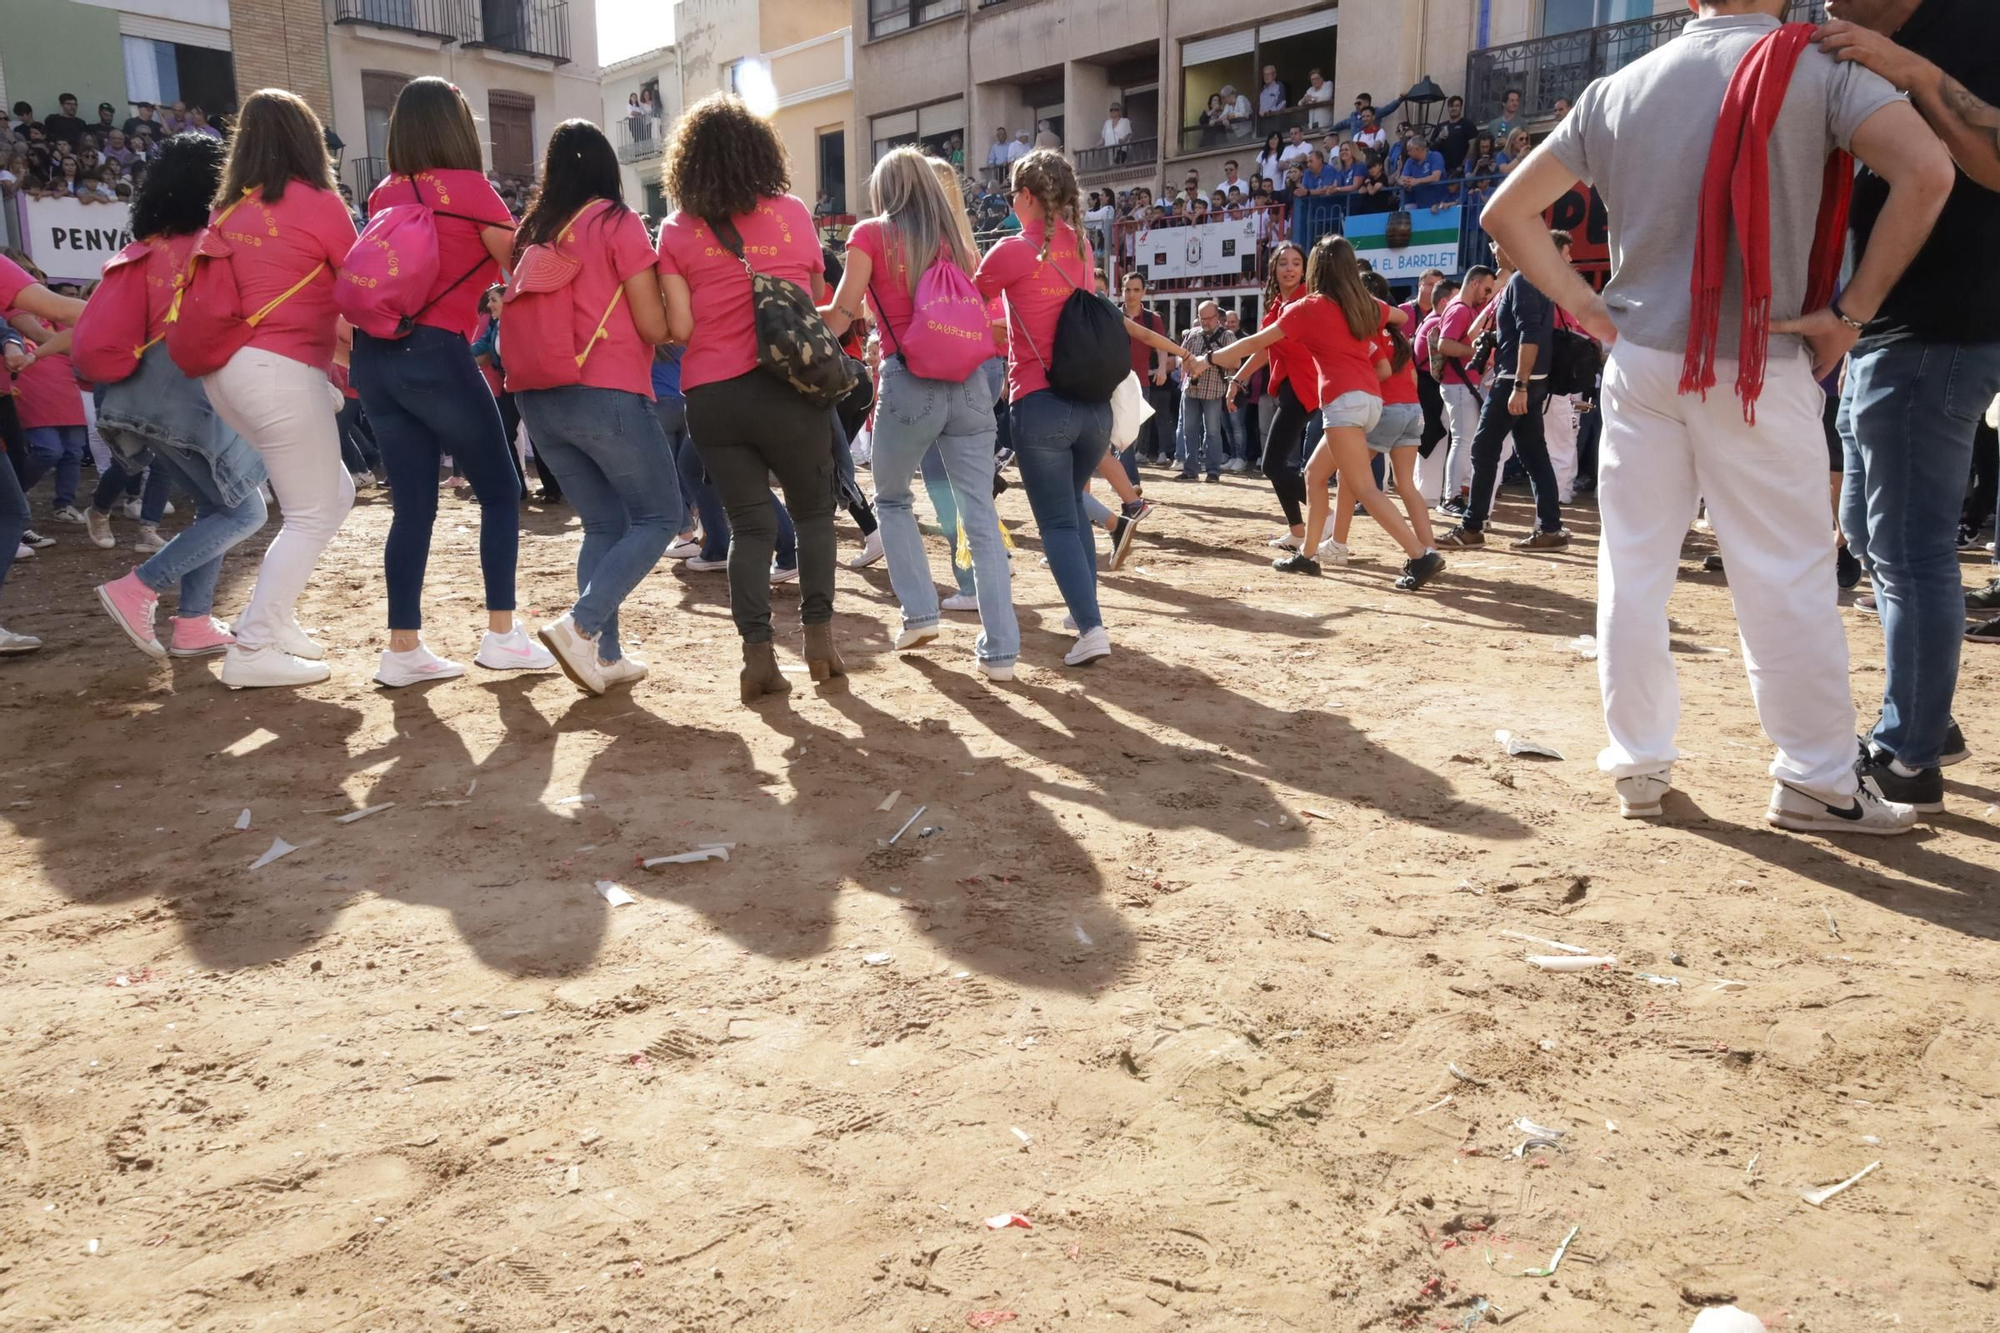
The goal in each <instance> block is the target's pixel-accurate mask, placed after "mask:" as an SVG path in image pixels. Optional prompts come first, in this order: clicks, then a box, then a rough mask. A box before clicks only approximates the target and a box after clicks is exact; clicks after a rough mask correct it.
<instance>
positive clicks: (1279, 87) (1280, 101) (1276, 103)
mask: <svg viewBox="0 0 2000 1333" xmlns="http://www.w3.org/2000/svg"><path fill="white" fill-rule="evenodd" d="M1284 109H1285V85H1284V84H1283V83H1281V82H1279V80H1278V67H1277V66H1276V65H1266V66H1264V84H1263V86H1262V87H1260V88H1259V89H1257V114H1258V115H1260V116H1272V115H1276V114H1277V113H1278V112H1280V111H1283V110H1284Z"/></svg>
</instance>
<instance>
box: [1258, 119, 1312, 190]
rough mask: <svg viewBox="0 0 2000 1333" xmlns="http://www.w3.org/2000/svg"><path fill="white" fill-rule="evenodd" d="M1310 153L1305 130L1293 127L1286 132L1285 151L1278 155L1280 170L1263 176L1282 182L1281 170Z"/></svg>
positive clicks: (1303, 158)
mask: <svg viewBox="0 0 2000 1333" xmlns="http://www.w3.org/2000/svg"><path fill="white" fill-rule="evenodd" d="M1310 152H1312V145H1311V144H1309V143H1307V142H1306V132H1305V130H1304V129H1302V128H1300V127H1299V126H1297V125H1294V126H1292V128H1291V129H1290V130H1289V131H1287V136H1286V139H1285V150H1284V151H1283V152H1282V153H1279V154H1278V166H1279V168H1280V170H1279V171H1271V172H1266V173H1265V174H1266V175H1268V176H1270V177H1271V178H1272V179H1273V180H1283V179H1284V175H1283V173H1282V168H1284V167H1285V166H1287V165H1289V164H1290V163H1292V162H1299V161H1304V160H1305V157H1306V154H1308V153H1310Z"/></svg>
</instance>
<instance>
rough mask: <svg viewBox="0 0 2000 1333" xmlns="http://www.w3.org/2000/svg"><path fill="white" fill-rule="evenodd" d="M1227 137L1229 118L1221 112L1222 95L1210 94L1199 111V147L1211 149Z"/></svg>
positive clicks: (1225, 113)
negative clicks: (1205, 103)
mask: <svg viewBox="0 0 2000 1333" xmlns="http://www.w3.org/2000/svg"><path fill="white" fill-rule="evenodd" d="M1228 135H1229V117H1228V113H1227V112H1225V111H1224V110H1223V106H1222V94H1221V93H1210V94H1209V95H1208V104H1207V105H1206V106H1204V107H1202V109H1201V146H1202V147H1203V148H1213V147H1215V146H1216V145H1217V144H1219V143H1221V142H1222V141H1223V140H1224V139H1225V138H1227V137H1228Z"/></svg>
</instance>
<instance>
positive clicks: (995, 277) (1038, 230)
mask: <svg viewBox="0 0 2000 1333" xmlns="http://www.w3.org/2000/svg"><path fill="white" fill-rule="evenodd" d="M1046 229H1047V224H1046V223H1044V222H1036V223H1033V224H1031V225H1029V226H1025V227H1023V228H1021V230H1020V231H1019V232H1018V233H1016V234H1015V235H1013V236H1009V237H1008V238H1007V239H1006V240H1004V241H1002V242H1000V243H999V244H998V245H996V246H994V247H993V248H992V249H991V250H988V251H987V252H986V258H985V259H983V260H981V261H980V264H979V272H978V273H977V274H975V275H974V276H973V282H974V283H975V284H976V285H977V286H978V288H979V294H980V295H981V296H986V297H993V296H998V295H1000V294H1001V293H1002V292H1004V293H1006V295H1007V401H1008V402H1010V403H1018V402H1020V401H1021V400H1022V399H1023V398H1026V397H1027V396H1028V395H1029V394H1031V393H1034V392H1036V391H1037V390H1040V389H1046V388H1048V387H1049V370H1048V367H1047V366H1046V365H1044V364H1043V358H1044V357H1050V356H1054V355H1055V351H1054V348H1055V342H1056V317H1057V316H1058V315H1060V314H1061V313H1062V308H1063V302H1065V301H1067V300H1069V294H1070V293H1071V292H1073V291H1076V290H1077V289H1078V288H1081V289H1082V290H1084V291H1086V292H1094V291H1096V290H1097V272H1096V265H1095V261H1094V260H1093V259H1092V258H1091V253H1090V242H1088V241H1086V240H1082V239H1080V238H1079V237H1078V236H1077V234H1076V232H1075V230H1074V229H1073V228H1071V227H1070V226H1069V224H1067V223H1057V224H1056V232H1055V239H1054V241H1053V242H1052V243H1051V244H1050V246H1049V257H1048V260H1047V261H1044V260H1043V259H1042V257H1041V251H1042V237H1043V235H1044V234H1045V232H1046ZM1072 283H1074V284H1075V285H1074V286H1072V285H1071V284H1072Z"/></svg>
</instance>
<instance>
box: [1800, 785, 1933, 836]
mask: <svg viewBox="0 0 2000 1333" xmlns="http://www.w3.org/2000/svg"><path fill="white" fill-rule="evenodd" d="M1764 818H1765V819H1766V820H1767V821H1768V822H1770V823H1772V824H1774V825H1776V826H1777V827H1779V828H1783V829H1791V830H1793V831H1794V832H1798V833H1871V834H1878V835H1880V834H1891V833H1908V832H1909V831H1910V830H1911V829H1913V828H1915V827H1916V826H1917V812H1916V810H1915V809H1913V808H1912V807H1910V806H1907V805H1900V804H1898V803H1896V802H1894V801H1889V800H1884V799H1883V797H1882V794H1881V792H1880V791H1879V790H1877V789H1876V787H1875V786H1874V785H1873V781H1872V779H1871V778H1869V777H1866V776H1864V777H1863V778H1862V780H1861V785H1860V786H1859V787H1858V788H1856V789H1855V792H1854V795H1852V796H1851V797H1849V798H1848V799H1847V802H1846V803H1845V804H1844V805H1832V804H1828V803H1827V802H1826V801H1823V800H1821V799H1820V798H1819V797H1817V796H1814V795H1811V794H1810V793H1807V792H1803V791H1800V790H1799V789H1798V788H1797V787H1793V786H1789V785H1787V784H1786V783H1783V782H1780V783H1776V784H1774V785H1773V786H1772V788H1771V808H1770V809H1768V810H1766V811H1765V812H1764Z"/></svg>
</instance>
